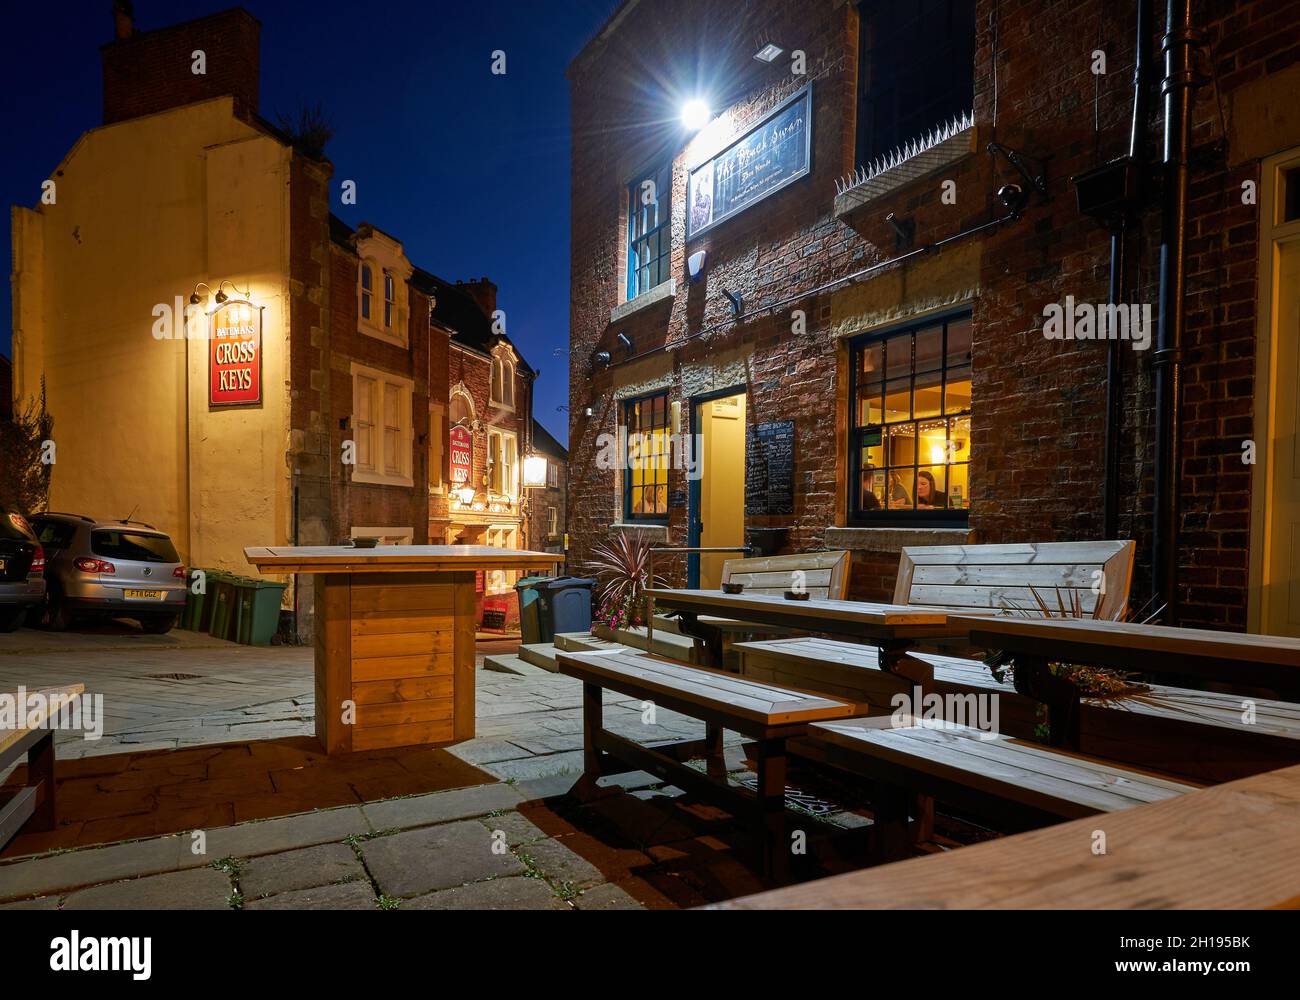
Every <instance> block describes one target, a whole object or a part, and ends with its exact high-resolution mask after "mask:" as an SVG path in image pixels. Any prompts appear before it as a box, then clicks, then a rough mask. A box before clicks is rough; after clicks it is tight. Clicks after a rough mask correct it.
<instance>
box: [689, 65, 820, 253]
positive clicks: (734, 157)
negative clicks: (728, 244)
mask: <svg viewBox="0 0 1300 1000" xmlns="http://www.w3.org/2000/svg"><path fill="white" fill-rule="evenodd" d="M811 140H812V84H809V85H808V86H806V87H804V88H803V90H801V91H799V93H797V94H795V95H794V96H793V97H791V98H790V99H789V100H787V101H786V102H785V103H784V104H782V105H780V106H779V107H778V108H776V109H775V110H774V111H773V112H772V113H771V114H769V115H768V116H767V117H766V118H764V119H763V120H762V121H761V122H759V123H758V124H757V125H755V126H754V127H753V128H752V129H750V130H749V131H748V132H746V133H745V134H744V135H742V136H741V137H740V138H739V139H737V140H736V141H735V142H733V143H732V144H731V145H730V146H728V147H727V148H726V149H724V150H723V151H722V152H721V153H719V154H718V155H717V156H715V157H713V158H712V159H711V160H706V161H705V162H704V163H701V164H700V165H699V166H698V167H695V168H694V169H693V170H692V171H691V172H690V180H689V185H688V188H689V189H688V191H687V195H686V200H687V204H686V208H687V211H686V238H687V239H688V240H689V239H692V238H694V237H695V236H698V235H699V234H700V233H702V232H704V231H705V230H706V229H710V228H712V227H713V226H716V225H718V223H720V222H723V221H724V220H726V219H729V218H731V216H733V215H735V214H736V213H737V212H742V211H744V210H745V209H746V208H748V207H749V206H750V205H753V204H754V203H755V202H759V201H762V200H763V199H764V198H766V197H767V196H768V195H770V194H775V193H776V192H777V191H779V190H781V188H783V187H785V186H786V185H787V184H791V183H793V182H794V181H797V180H798V179H799V178H800V177H803V176H804V175H805V174H807V173H808V171H809V169H810V166H811V156H812V142H811Z"/></svg>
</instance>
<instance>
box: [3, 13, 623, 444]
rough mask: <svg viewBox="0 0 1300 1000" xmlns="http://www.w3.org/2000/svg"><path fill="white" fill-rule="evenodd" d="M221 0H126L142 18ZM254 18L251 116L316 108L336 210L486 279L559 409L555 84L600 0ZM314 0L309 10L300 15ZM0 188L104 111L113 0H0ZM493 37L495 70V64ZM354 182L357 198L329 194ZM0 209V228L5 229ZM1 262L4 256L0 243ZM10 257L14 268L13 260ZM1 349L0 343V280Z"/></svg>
mask: <svg viewBox="0 0 1300 1000" xmlns="http://www.w3.org/2000/svg"><path fill="white" fill-rule="evenodd" d="M231 6H234V5H233V4H231V3H228V2H222V0H166V2H164V0H136V3H135V22H136V28H137V30H141V31H147V30H150V29H153V28H159V27H164V26H166V25H168V24H174V23H178V22H180V21H185V20H189V19H191V18H195V17H201V16H203V15H205V14H210V13H213V12H216V11H219V10H225V9H227V8H228V7H231ZM243 6H245V7H246V8H247V9H248V11H249V12H250V13H252V14H253V16H254V17H256V18H257V19H258V20H259V21H261V23H262V84H261V85H262V108H261V110H262V114H263V116H264V117H266V118H267V119H268V120H270V121H272V122H274V121H276V114H277V112H280V111H284V112H290V113H291V112H295V111H296V110H297V109H298V108H300V107H302V106H303V105H308V106H314V105H316V104H320V105H321V107H322V109H323V110H324V112H325V114H326V116H327V117H328V118H329V120H330V122H331V123H332V124H333V126H334V127H335V136H334V138H333V140H331V142H330V144H329V146H328V147H327V150H326V153H327V155H328V156H329V158H330V159H331V160H332V161H333V163H334V167H335V171H334V187H333V192H334V203H333V206H332V207H333V210H334V211H335V213H336V214H338V215H339V216H340V217H341V218H343V219H344V220H345V221H347V222H349V223H351V224H352V225H356V224H357V223H360V222H362V221H365V222H371V223H374V224H375V225H377V226H379V227H380V228H381V229H383V230H385V231H386V232H389V233H391V234H393V235H394V236H396V237H397V238H398V239H400V240H401V241H402V243H403V245H404V246H405V248H406V252H407V256H408V257H410V259H411V261H412V263H414V264H416V265H417V266H420V267H423V268H425V269H426V270H430V271H433V272H434V273H435V274H438V275H440V276H441V277H443V278H446V279H448V280H453V281H454V280H456V279H458V278H476V277H479V276H480V275H487V276H488V277H489V278H491V279H492V280H493V281H495V282H496V283H497V285H498V287H499V300H498V301H499V306H500V308H502V309H504V310H505V311H506V316H507V323H508V332H509V334H510V336H511V339H512V340H513V341H514V342H515V344H516V345H517V346H518V347H519V349H520V350H521V351H522V352H523V354H524V356H525V357H526V358H527V359H528V361H529V363H530V364H531V365H532V366H533V367H534V368H537V369H539V370H540V371H541V373H542V374H541V378H540V379H539V380H538V383H537V397H536V401H535V404H534V413H535V415H536V417H537V418H538V419H539V420H541V421H542V423H544V424H545V425H546V426H547V428H548V429H550V430H551V431H552V433H554V434H555V436H556V437H558V438H559V439H560V440H561V441H565V440H567V438H568V417H567V414H566V413H563V412H560V411H558V410H557V407H559V406H561V405H563V404H565V403H567V402H568V358H567V354H568V323H569V88H568V81H567V80H566V78H565V76H564V69H565V67H566V66H567V65H568V63H569V61H570V60H571V59H572V58H573V57H574V56H575V55H576V54H577V52H578V50H579V49H581V48H582V46H583V45H584V44H585V43H586V41H587V40H588V39H589V38H590V37H591V36H592V35H593V34H594V33H595V31H596V30H597V29H598V28H599V27H600V25H601V24H603V23H604V21H605V19H606V18H607V17H608V15H609V14H610V12H611V11H612V10H613V8H614V6H615V3H614V0H564V2H563V3H546V4H543V3H534V2H526V0H515V2H507V0H469V2H465V0H457V2H452V0H432V2H431V0H383V2H382V3H375V4H370V3H345V2H342V0H317V2H312V3H302V2H296V3H291V2H288V0H249V2H247V3H245V4H244V5H243ZM308 11H309V12H310V13H309V14H308V13H306V12H308ZM4 28H5V35H6V44H5V58H4V59H3V60H0V82H2V87H0V93H3V94H5V98H6V99H5V100H4V101H3V102H2V103H3V109H0V135H3V136H4V146H5V150H4V154H3V156H0V193H2V194H3V197H4V202H5V204H6V206H8V205H10V204H15V203H17V204H22V205H27V206H33V205H35V204H36V202H37V201H38V199H39V196H40V184H41V181H42V180H44V179H45V178H46V177H48V176H49V175H50V173H51V172H52V171H53V169H54V167H55V166H56V165H57V164H58V163H59V161H60V160H61V159H62V158H63V156H64V155H65V154H66V153H67V151H68V150H69V149H70V148H71V147H72V145H73V143H74V142H75V141H76V140H77V137H78V136H79V135H80V134H81V133H82V132H84V131H87V130H88V129H91V128H94V127H96V126H98V125H99V124H100V123H101V116H102V104H101V100H102V98H101V82H100V61H99V47H100V45H102V44H103V43H105V42H108V41H111V40H112V37H113V17H112V3H111V0H75V2H51V3H22V4H17V3H15V4H6V5H5V25H4ZM495 49H501V50H504V51H505V53H506V57H507V72H506V74H505V75H504V76H493V75H492V74H491V56H492V52H493V50H495ZM344 178H350V179H353V180H355V181H356V182H357V189H358V203H357V205H355V206H342V205H340V204H339V203H338V184H339V181H340V180H341V179H344ZM9 231H10V230H9V218H8V212H7V211H6V213H5V226H4V233H5V242H6V244H8V242H9ZM6 259H7V260H9V261H10V263H11V265H12V254H11V253H10V254H6ZM10 270H12V267H10ZM0 310H3V316H4V318H5V319H4V322H3V323H2V324H0V353H4V354H6V355H8V354H10V340H11V322H10V317H11V315H12V314H11V311H10V287H9V282H8V281H7V280H6V281H4V282H3V289H2V290H0Z"/></svg>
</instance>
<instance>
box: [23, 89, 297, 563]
mask: <svg viewBox="0 0 1300 1000" xmlns="http://www.w3.org/2000/svg"><path fill="white" fill-rule="evenodd" d="M288 157H289V151H288V150H287V149H285V148H284V147H283V146H281V145H280V144H279V143H278V142H276V141H274V140H273V139H270V138H269V137H266V136H264V135H263V134H261V133H259V132H257V131H255V130H254V129H252V128H250V127H249V126H248V125H246V124H244V123H243V122H241V121H239V120H238V119H236V118H235V117H234V115H233V114H232V107H231V101H230V99H229V98H220V99H217V100H214V101H208V102H204V103H201V104H196V105H190V106H188V107H185V108H180V109H176V110H173V111H168V112H164V113H161V114H157V115H151V116H148V117H145V118H140V119H135V120H132V121H127V122H122V123H118V124H115V125H111V126H106V127H104V128H99V129H95V130H93V131H91V132H88V133H86V134H85V135H83V136H82V137H81V139H80V140H79V141H78V143H77V145H76V146H75V147H74V148H73V150H72V152H71V153H70V154H69V155H68V157H67V158H66V160H65V161H64V163H63V164H62V165H61V167H60V172H61V173H60V174H56V175H55V176H54V179H55V181H56V183H57V203H56V204H55V205H42V206H40V207H39V208H37V209H35V210H31V209H19V210H16V211H15V213H14V216H15V217H14V259H15V264H14V267H15V288H16V295H15V320H16V323H17V324H18V329H16V330H15V347H16V350H15V353H16V355H17V357H16V369H17V370H16V372H15V375H16V381H17V384H16V387H15V389H16V394H21V395H27V396H30V395H35V394H36V393H37V392H39V386H40V379H41V376H42V374H43V375H44V376H45V379H46V392H47V405H48V407H49V410H50V412H51V414H52V415H53V417H54V440H55V442H56V445H57V462H56V464H55V467H54V471H53V475H52V478H51V492H50V507H51V509H53V510H66V511H74V512H79V513H87V514H90V515H91V516H95V517H124V516H126V515H127V514H128V513H129V512H130V511H131V510H132V508H136V514H135V517H136V518H137V519H138V520H143V521H148V522H150V523H152V524H154V525H156V526H157V527H160V528H163V529H165V530H166V531H168V532H170V533H171V534H172V536H173V538H175V540H176V543H177V547H178V548H179V549H180V550H181V553H182V555H183V556H184V557H185V558H186V559H187V561H188V562H190V563H191V564H192V565H198V566H224V567H227V568H231V569H239V570H242V571H247V570H248V569H249V567H248V566H247V563H246V562H245V560H244V558H243V552H242V549H243V547H244V546H245V545H250V544H275V543H277V542H282V541H283V540H284V538H285V537H286V534H287V525H288V513H287V507H288V482H289V478H288V470H287V468H286V463H285V452H286V444H287V440H288V414H289V410H288V402H287V399H288V397H287V393H288V385H287V374H286V373H287V372H288V317H287V305H286V303H287V292H288V285H287V281H288V278H287V274H288V197H289V187H288V183H289V181H288ZM223 278H229V279H231V280H233V281H234V282H235V283H236V284H237V285H238V286H239V288H240V289H241V290H242V289H244V288H246V287H249V286H250V285H251V292H252V298H253V301H254V303H255V304H257V305H262V306H265V307H266V311H265V313H264V314H263V362H262V385H263V404H262V406H261V407H260V408H259V409H241V410H226V411H221V410H217V411H211V412H209V411H208V408H207V396H206V378H207V354H206V346H207V345H206V343H205V342H203V341H198V340H195V341H188V342H187V341H186V340H185V339H184V338H179V339H171V340H157V339H155V337H154V334H153V331H154V324H155V321H156V317H155V316H154V308H155V306H156V305H158V304H165V305H168V306H170V305H172V304H173V303H174V302H175V299H176V297H177V296H179V297H180V298H181V301H182V303H187V302H188V297H189V295H190V292H191V291H192V290H193V289H194V287H195V285H196V283H198V282H200V281H203V282H207V283H208V284H209V285H211V286H212V288H213V290H214V291H215V290H216V287H217V283H218V282H219V281H221V280H222V279H223ZM226 291H227V293H229V292H230V291H231V290H230V288H229V286H227V289H226ZM187 375H188V381H189V384H188V400H187V395H186V394H187ZM137 505H138V506H137Z"/></svg>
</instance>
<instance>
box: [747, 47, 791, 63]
mask: <svg viewBox="0 0 1300 1000" xmlns="http://www.w3.org/2000/svg"><path fill="white" fill-rule="evenodd" d="M784 51H785V49H783V48H781V46H779V45H775V44H773V43H772V42H768V43H767V44H766V45H764V46H763V47H762V48H761V49H759V50H758V51H757V52H755V53H754V58H755V59H757V60H758V61H759V62H761V63H768V64H769V65H770V64H771V63H774V62H776V61H777V59H779V58H780V57H781V53H783V52H784Z"/></svg>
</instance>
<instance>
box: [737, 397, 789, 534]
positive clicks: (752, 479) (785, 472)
mask: <svg viewBox="0 0 1300 1000" xmlns="http://www.w3.org/2000/svg"><path fill="white" fill-rule="evenodd" d="M745 513H746V514H756V515H768V514H793V513H794V421H791V420H785V421H781V422H780V423H771V424H755V425H754V426H753V427H751V428H750V429H749V440H748V443H747V447H746V449H745Z"/></svg>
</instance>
